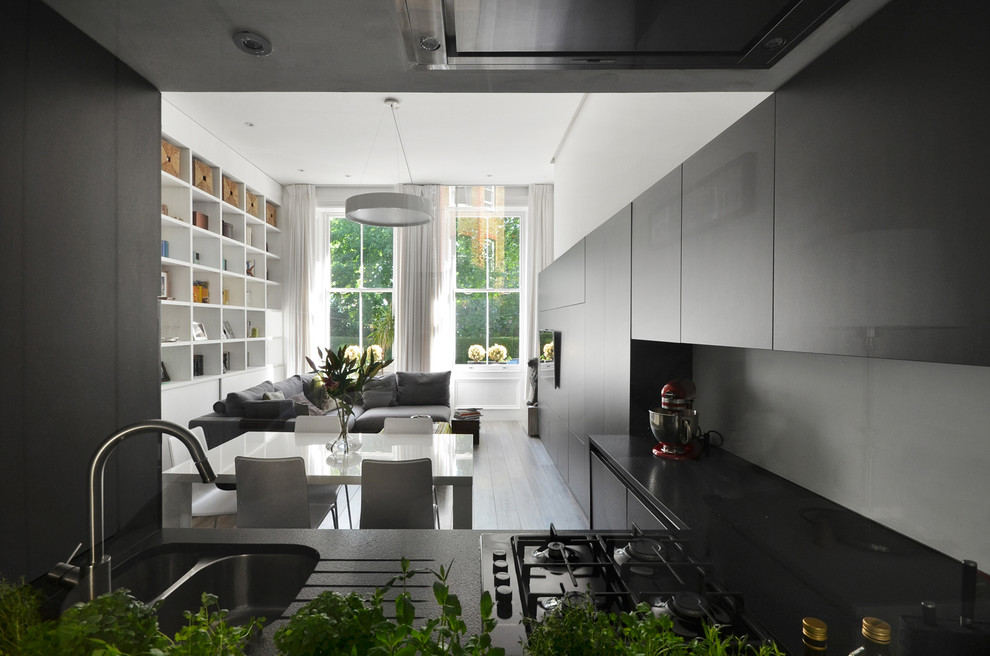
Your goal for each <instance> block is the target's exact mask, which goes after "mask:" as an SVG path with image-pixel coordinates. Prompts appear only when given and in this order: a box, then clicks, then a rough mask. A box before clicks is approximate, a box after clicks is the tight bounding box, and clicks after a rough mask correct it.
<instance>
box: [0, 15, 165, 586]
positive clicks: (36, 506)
mask: <svg viewBox="0 0 990 656" xmlns="http://www.w3.org/2000/svg"><path fill="white" fill-rule="evenodd" d="M11 5H12V6H11ZM4 14H5V18H7V36H8V43H7V46H8V47H7V48H6V49H5V55H4V57H3V58H2V59H0V80H2V89H3V91H2V93H0V98H2V100H0V143H2V144H3V150H4V156H3V157H2V158H0V213H2V216H3V224H2V232H0V267H2V268H0V284H2V289H3V293H2V296H0V298H2V299H3V300H2V304H3V312H2V316H3V321H2V333H0V349H2V351H0V352H2V355H0V362H2V363H3V375H2V376H0V386H2V387H0V398H2V399H3V401H2V403H3V425H4V428H3V434H2V438H0V442H2V444H0V448H2V452H3V458H0V499H3V500H4V509H3V512H2V514H0V517H2V519H0V574H3V575H4V576H6V577H8V578H16V577H20V576H22V575H23V576H26V577H28V578H33V577H34V576H37V575H39V574H41V573H42V572H44V571H45V570H46V569H47V568H48V567H50V566H51V565H52V564H54V562H55V561H56V560H60V559H64V558H66V557H67V556H68V555H69V553H70V552H71V551H72V549H73V548H74V547H75V545H76V544H77V543H79V542H85V541H86V538H87V528H86V526H87V493H88V492H87V488H88V486H87V482H86V481H87V470H88V463H89V459H90V456H91V455H92V453H93V451H94V449H95V447H96V445H97V444H98V443H99V442H100V441H101V440H102V439H103V438H104V437H106V436H107V435H108V434H110V433H112V432H113V431H114V430H115V429H116V428H118V427H120V426H122V425H125V424H128V423H131V422H133V421H137V420H141V419H148V418H154V417H158V416H159V414H160V401H159V383H158V368H157V364H158V302H157V300H156V297H157V293H158V280H157V271H158V241H159V239H160V236H159V235H160V221H159V218H158V209H157V207H158V205H159V200H158V198H159V193H160V192H159V185H158V177H159V173H158V163H157V160H156V159H155V158H156V157H157V154H156V150H158V149H159V144H158V140H159V134H160V129H161V117H160V112H161V108H160V107H161V106H160V94H159V93H158V91H157V90H156V89H155V88H153V87H152V86H151V85H150V84H149V83H148V82H147V81H145V80H144V79H142V78H141V77H139V76H138V75H137V74H136V73H134V72H133V71H132V70H130V69H129V68H127V67H126V66H124V65H123V64H122V63H121V62H119V61H118V60H117V59H116V58H115V57H113V56H112V55H111V54H110V53H108V52H107V51H105V50H104V49H103V48H101V47H100V46H98V45H96V44H95V42H93V41H91V40H90V39H89V38H88V37H86V36H85V35H84V34H83V33H81V32H80V31H79V30H77V29H76V28H75V27H73V26H71V25H70V24H69V23H67V22H66V21H65V20H63V19H62V18H61V17H60V16H58V15H57V14H56V13H55V12H53V11H52V10H51V9H49V8H48V7H46V6H45V5H44V4H42V3H41V2H40V1H38V0H14V2H11V3H8V6H7V9H6V10H5V12H4ZM117 451H118V455H117V456H116V457H115V458H114V459H113V461H112V462H111V466H110V467H109V468H108V470H107V475H106V478H105V488H106V495H107V509H108V511H107V516H106V531H107V534H108V535H109V534H111V533H114V532H116V531H117V530H119V529H120V528H123V527H127V528H138V529H140V528H144V527H150V526H153V525H155V524H156V523H157V521H158V516H159V511H158V497H157V495H158V489H159V486H158V479H157V470H158V457H159V456H158V448H157V446H156V441H155V440H152V439H141V438H138V439H137V440H132V441H131V442H130V443H126V444H124V445H122V447H121V448H119V449H118V450H117Z"/></svg>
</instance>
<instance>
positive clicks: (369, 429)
mask: <svg viewBox="0 0 990 656" xmlns="http://www.w3.org/2000/svg"><path fill="white" fill-rule="evenodd" d="M413 415H430V417H432V418H433V421H450V406H446V405H400V406H390V407H387V408H371V409H370V410H368V409H366V410H365V411H364V412H363V413H361V414H360V415H359V416H358V417H357V418H356V419H355V422H354V430H355V431H356V432H359V433H378V432H380V431H381V430H382V429H383V428H385V418H386V417H412V416H413Z"/></svg>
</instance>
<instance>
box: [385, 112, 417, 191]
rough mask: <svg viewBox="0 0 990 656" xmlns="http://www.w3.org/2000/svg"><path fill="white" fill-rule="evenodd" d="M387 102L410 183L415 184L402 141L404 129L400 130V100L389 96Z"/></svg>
mask: <svg viewBox="0 0 990 656" xmlns="http://www.w3.org/2000/svg"><path fill="white" fill-rule="evenodd" d="M385 103H386V104H387V105H388V106H389V107H391V108H392V124H393V125H395V137H396V141H398V142H399V152H400V153H402V161H403V162H404V163H405V165H406V175H407V176H408V177H409V184H413V177H412V170H411V169H410V168H409V158H408V157H406V147H405V144H403V143H402V131H401V130H399V117H398V116H396V114H395V110H397V109H398V108H399V101H398V100H395V99H394V98H388V99H386V100H385Z"/></svg>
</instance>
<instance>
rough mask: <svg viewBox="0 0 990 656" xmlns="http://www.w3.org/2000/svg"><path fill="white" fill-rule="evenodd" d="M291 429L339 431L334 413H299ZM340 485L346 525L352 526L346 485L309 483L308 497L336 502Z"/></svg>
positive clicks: (334, 432)
mask: <svg viewBox="0 0 990 656" xmlns="http://www.w3.org/2000/svg"><path fill="white" fill-rule="evenodd" d="M293 430H294V432H296V433H331V434H333V435H338V434H339V433H340V422H339V421H338V420H337V417H336V415H333V416H323V417H317V416H308V415H300V416H298V417H296V421H295V428H294V429H293ZM341 487H343V488H344V499H345V500H346V502H347V525H348V526H349V527H351V528H354V522H353V520H352V519H351V493H350V490H349V489H348V488H347V486H346V485H344V486H340V485H310V486H309V498H310V499H312V500H313V501H319V502H323V503H329V502H330V500H331V499H332V500H333V503H335V504H336V502H337V497H338V495H339V494H340V488H341ZM334 528H338V526H337V523H336V522H334Z"/></svg>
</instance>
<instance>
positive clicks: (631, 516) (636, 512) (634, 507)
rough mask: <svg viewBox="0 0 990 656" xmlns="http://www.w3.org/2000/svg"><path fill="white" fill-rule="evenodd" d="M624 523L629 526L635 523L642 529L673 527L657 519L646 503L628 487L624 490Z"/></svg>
mask: <svg viewBox="0 0 990 656" xmlns="http://www.w3.org/2000/svg"><path fill="white" fill-rule="evenodd" d="M626 523H627V524H628V525H629V527H630V528H631V527H632V525H633V524H635V525H636V526H637V527H639V528H641V529H642V530H644V531H650V530H660V529H664V530H670V529H672V528H673V527H672V526H667V524H665V523H664V522H663V521H661V520H660V519H658V518H657V516H656V515H655V514H653V512H652V511H651V510H650V509H649V508H648V507H647V506H646V504H645V503H643V502H642V501H640V500H639V497H637V496H636V495H635V494H633V493H632V492H631V491H629V490H628V489H627V490H626Z"/></svg>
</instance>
